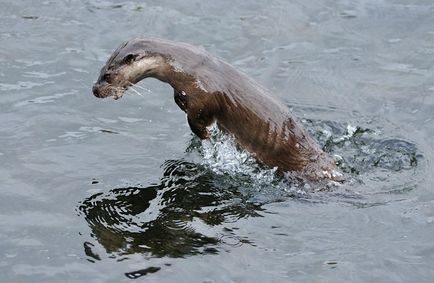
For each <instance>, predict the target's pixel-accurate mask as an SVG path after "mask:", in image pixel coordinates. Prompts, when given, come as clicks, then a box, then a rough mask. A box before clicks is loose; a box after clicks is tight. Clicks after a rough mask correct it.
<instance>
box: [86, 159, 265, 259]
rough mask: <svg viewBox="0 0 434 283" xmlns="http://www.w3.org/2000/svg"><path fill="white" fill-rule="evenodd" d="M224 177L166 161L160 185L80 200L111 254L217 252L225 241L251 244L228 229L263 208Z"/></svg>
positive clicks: (127, 188) (178, 255) (226, 242)
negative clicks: (224, 180)
mask: <svg viewBox="0 0 434 283" xmlns="http://www.w3.org/2000/svg"><path fill="white" fill-rule="evenodd" d="M219 179H220V178H217V177H216V176H215V173H213V172H212V171H210V170H206V169H204V168H203V167H201V166H198V165H196V164H193V163H189V162H186V161H182V160H171V161H167V162H166V163H165V164H164V166H163V176H162V177H161V178H160V182H159V183H158V184H153V185H149V186H134V187H133V186H131V187H124V188H115V189H111V190H109V191H108V192H107V193H97V194H94V195H93V196H90V197H88V198H87V199H85V200H84V201H83V202H82V203H81V204H80V206H79V211H80V212H81V213H82V214H83V215H84V217H85V219H86V221H87V222H88V224H89V227H90V228H91V231H92V235H93V237H95V239H96V240H97V241H98V242H99V243H100V244H101V245H102V246H103V247H104V248H105V249H106V252H107V253H109V254H116V255H119V256H125V255H128V254H135V253H139V254H142V255H144V256H146V257H164V256H168V257H184V256H188V255H194V254H209V253H211V254H215V253H218V251H219V248H218V245H219V244H225V245H231V246H234V245H241V244H248V243H251V242H252V241H251V240H249V239H246V238H243V237H238V236H237V235H236V233H235V232H234V230H231V229H224V228H225V225H228V224H231V223H234V222H236V221H237V220H238V219H241V218H246V217H259V216H261V215H260V212H261V210H262V209H261V206H260V205H259V204H256V203H253V202H250V201H249V195H247V194H243V193H242V192H241V191H239V190H238V189H237V188H236V186H237V184H234V183H232V184H231V183H229V182H221V181H220V180H219ZM212 227H218V228H217V230H216V231H213V228H212ZM207 230H208V231H207ZM234 243H236V244H234Z"/></svg>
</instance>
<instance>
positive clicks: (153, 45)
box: [94, 38, 338, 180]
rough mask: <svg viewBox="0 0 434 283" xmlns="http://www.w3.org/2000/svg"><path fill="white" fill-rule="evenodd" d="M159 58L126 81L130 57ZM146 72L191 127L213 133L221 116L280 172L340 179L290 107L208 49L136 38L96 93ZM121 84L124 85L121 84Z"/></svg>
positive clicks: (223, 124)
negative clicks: (163, 85) (170, 92)
mask: <svg viewBox="0 0 434 283" xmlns="http://www.w3.org/2000/svg"><path fill="white" fill-rule="evenodd" d="M133 57H134V59H133V60H141V58H157V59H158V62H161V63H160V64H159V65H158V67H157V68H153V69H152V70H146V72H143V74H141V75H140V76H137V77H135V78H134V79H131V78H130V79H129V81H128V80H127V81H125V79H124V81H122V79H120V77H122V68H124V67H127V66H128V64H129V61H130V59H131V58H133ZM146 77H155V78H157V79H159V80H161V81H163V82H167V83H169V84H170V85H171V86H172V87H173V89H174V96H175V102H176V103H177V104H178V106H179V107H180V108H181V109H182V110H183V111H184V112H185V113H186V114H187V120H188V124H189V125H190V128H191V130H192V131H193V133H195V134H196V135H197V136H199V137H200V138H201V139H206V138H208V137H209V132H208V130H207V128H206V127H207V126H209V125H211V124H212V123H213V122H214V121H217V125H218V126H219V128H220V129H222V130H223V131H225V132H227V133H229V134H231V135H233V137H234V138H235V141H236V142H237V143H238V144H239V145H241V146H242V147H243V148H245V149H247V150H248V151H250V152H251V153H253V154H254V155H255V156H256V157H257V158H258V159H259V160H260V161H262V162H263V163H265V164H267V165H269V166H271V167H274V166H277V167H278V170H279V171H280V172H294V171H297V172H300V173H301V174H302V175H304V176H306V177H308V178H309V179H311V180H318V179H336V175H335V174H338V173H337V170H336V166H335V164H334V161H333V160H332V158H331V157H330V156H329V155H327V154H326V153H325V152H323V151H322V150H321V149H320V148H319V146H318V144H317V143H316V142H315V141H314V140H313V139H312V138H311V137H310V135H309V134H308V133H307V131H306V130H305V129H304V128H303V127H302V126H301V125H300V123H299V122H297V121H296V119H295V118H294V116H293V115H292V114H291V112H290V111H289V109H288V108H287V107H286V106H285V105H284V104H283V103H281V102H280V101H278V100H276V99H275V98H274V97H273V96H272V95H271V94H270V92H269V91H268V90H266V89H264V88H263V87H262V86H260V85H258V84H257V83H256V82H255V81H253V80H252V79H250V78H249V77H248V76H246V75H245V74H243V73H241V72H239V71H237V70H236V69H235V68H234V67H232V66H231V65H229V64H227V63H225V62H224V61H222V60H221V59H219V58H216V57H214V56H212V55H210V54H209V53H208V52H206V51H205V50H203V49H201V48H198V47H195V46H192V45H189V44H185V43H179V42H172V41H168V40H162V39H155V38H151V39H132V40H130V41H128V42H126V43H123V44H122V45H121V46H120V47H119V48H118V49H117V50H116V51H115V52H114V53H113V55H112V56H111V58H110V59H109V60H108V61H107V63H106V65H105V66H104V67H103V68H102V70H101V75H100V77H99V78H98V81H97V82H96V83H95V85H94V94H95V95H96V96H98V97H107V96H113V95H115V96H116V95H118V94H119V93H118V94H116V92H117V91H120V92H123V90H125V89H126V88H128V85H129V84H135V83H136V82H138V81H140V80H142V79H143V78H146ZM119 89H121V90H119Z"/></svg>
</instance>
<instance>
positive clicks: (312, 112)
mask: <svg viewBox="0 0 434 283" xmlns="http://www.w3.org/2000/svg"><path fill="white" fill-rule="evenodd" d="M305 2H306V1H305ZM305 2H302V1H266V2H265V1H264V2H263V3H262V2H261V3H254V4H253V3H248V2H245V1H235V2H234V1H218V2H211V1H209V3H203V2H202V1H182V2H179V3H178V2H176V3H175V2H173V1H158V2H151V1H148V2H144V1H128V2H115V1H113V2H111V1H78V0H77V1H44V2H31V1H8V0H4V1H2V4H1V9H0V39H1V46H0V97H1V100H0V121H1V125H0V162H1V164H2V165H1V166H0V282H130V281H131V280H132V279H133V278H139V279H138V280H140V282H142V281H146V282H148V281H149V282H156V281H158V282H369V281H371V282H431V281H432V278H433V276H434V271H433V268H432V267H433V266H434V241H433V235H434V192H433V184H434V177H433V176H432V173H431V172H432V171H433V166H432V162H433V152H434V151H433V148H434V143H433V142H432V136H433V135H434V126H433V121H432V119H433V113H434V79H433V78H434V70H433V67H432V66H433V65H434V56H433V55H434V5H433V3H432V1H423V0H421V1H415V0H414V1H368V0H367V1H326V0H325V1H309V2H308V3H307V2H306V3H305ZM140 35H143V36H158V37H163V38H168V39H172V40H179V41H186V42H190V43H192V44H196V45H202V46H204V47H205V48H206V49H207V50H209V51H210V52H212V53H213V54H216V55H218V56H220V57H222V58H224V59H225V60H226V61H228V62H231V63H232V64H233V65H235V66H236V67H237V68H239V69H240V70H242V71H244V72H246V73H247V74H249V75H250V76H251V77H253V78H254V79H256V80H257V81H258V82H260V83H261V84H263V85H264V86H266V87H268V88H269V89H271V90H272V91H273V92H274V93H275V95H276V96H278V97H280V98H281V100H282V101H283V102H284V103H286V104H287V105H288V106H289V107H291V108H292V110H293V112H294V113H295V114H296V116H297V117H299V119H300V120H301V121H302V123H304V124H305V125H306V127H307V128H308V130H309V131H311V133H312V134H313V135H314V136H315V137H316V138H317V139H318V141H319V142H320V144H321V145H322V146H323V147H324V148H325V150H327V151H329V152H330V153H331V154H332V155H334V156H335V157H336V158H337V159H338V160H339V162H340V167H341V169H342V171H344V172H346V174H347V175H348V176H349V177H350V181H349V182H348V183H346V184H344V185H342V186H332V187H327V186H325V187H320V186H309V185H303V184H296V183H294V182H291V181H285V180H282V179H280V178H276V177H275V176H274V175H273V172H272V169H269V168H268V169H267V168H264V167H262V166H261V165H258V164H257V163H256V162H254V160H252V159H251V157H249V155H248V154H246V153H245V152H242V151H240V150H239V149H236V148H235V147H234V146H233V145H231V141H230V140H229V139H227V138H225V137H221V136H219V134H218V133H216V134H215V140H214V141H213V142H208V143H204V144H202V143H201V142H200V141H199V140H197V139H196V138H194V137H193V136H192V134H191V132H190V130H189V128H188V125H187V123H186V119H185V115H184V114H183V113H182V111H180V110H179V109H178V108H177V106H176V104H175V103H174V102H173V98H172V90H171V89H170V88H169V87H168V86H166V85H163V84H161V83H160V82H158V81H155V80H147V81H144V82H141V83H140V86H141V87H144V88H146V89H149V91H143V90H140V92H142V94H143V96H139V95H135V94H134V92H132V91H130V92H128V93H127V95H126V96H125V97H123V98H122V99H120V100H118V101H113V100H111V99H107V100H100V99H96V98H94V97H93V96H92V95H91V86H92V84H93V82H94V81H95V80H96V78H97V75H98V72H99V68H100V67H101V66H102V65H103V64H104V62H105V60H106V59H107V57H108V56H109V55H110V53H111V52H112V51H113V49H114V48H115V47H116V46H117V45H118V44H119V42H121V41H123V40H126V39H128V38H130V37H134V36H140Z"/></svg>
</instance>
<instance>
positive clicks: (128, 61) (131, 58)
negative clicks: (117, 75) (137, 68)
mask: <svg viewBox="0 0 434 283" xmlns="http://www.w3.org/2000/svg"><path fill="white" fill-rule="evenodd" d="M136 57H137V55H136V54H131V53H130V54H128V55H127V56H125V58H124V60H123V63H125V64H131V63H132V62H133V61H134V59H136Z"/></svg>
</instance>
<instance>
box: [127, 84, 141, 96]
mask: <svg viewBox="0 0 434 283" xmlns="http://www.w3.org/2000/svg"><path fill="white" fill-rule="evenodd" d="M130 89H131V90H132V91H134V92H135V93H136V94H137V95H140V96H143V94H141V93H140V92H138V91H137V90H136V89H135V88H134V87H133V86H132V85H131V86H130Z"/></svg>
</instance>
